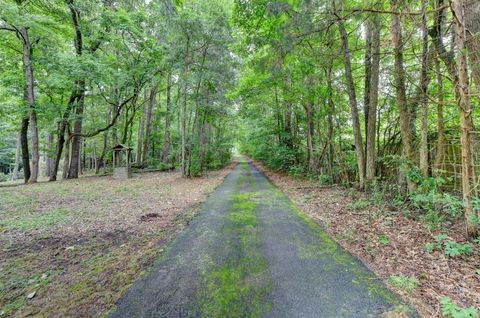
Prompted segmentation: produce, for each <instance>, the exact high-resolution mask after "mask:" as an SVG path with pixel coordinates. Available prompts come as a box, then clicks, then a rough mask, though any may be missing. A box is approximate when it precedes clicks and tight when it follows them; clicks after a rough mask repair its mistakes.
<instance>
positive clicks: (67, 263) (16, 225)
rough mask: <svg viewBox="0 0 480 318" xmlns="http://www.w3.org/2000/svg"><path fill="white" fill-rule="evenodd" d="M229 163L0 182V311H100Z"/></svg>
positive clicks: (65, 314) (36, 313)
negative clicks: (189, 173)
mask: <svg viewBox="0 0 480 318" xmlns="http://www.w3.org/2000/svg"><path fill="white" fill-rule="evenodd" d="M232 168H233V165H232V166H230V167H227V168H225V169H222V170H219V171H214V172H210V173H208V174H207V175H206V176H204V177H202V178H197V179H184V178H181V176H180V174H179V173H177V172H156V173H145V174H138V175H134V177H133V178H132V179H129V180H114V179H113V178H111V177H98V178H82V179H78V180H67V181H59V182H55V183H42V184H36V185H27V186H17V187H12V188H1V189H0V317H2V318H3V317H7V316H8V317H10V316H11V317H26V316H38V317H47V316H48V317H69V316H75V317H92V316H104V315H106V313H108V311H109V310H110V309H111V308H112V307H113V304H114V303H115V302H116V300H118V299H119V298H120V297H121V296H122V295H123V293H124V292H125V290H126V289H127V288H128V287H129V286H130V285H131V283H132V282H133V281H134V280H136V279H138V278H139V276H140V275H141V273H142V272H143V271H144V270H145V269H146V268H147V267H148V266H150V265H152V263H153V262H154V260H155V259H157V258H158V256H159V255H160V254H161V252H162V247H163V246H164V245H165V243H166V242H168V241H169V240H171V239H172V238H173V237H174V235H175V233H177V232H178V231H179V230H181V229H182V228H184V227H185V226H186V224H188V222H189V220H191V218H192V217H193V216H194V214H195V210H196V209H195V208H196V207H197V206H198V205H199V203H200V202H203V201H204V200H205V199H206V197H207V195H208V194H209V193H210V192H212V191H213V190H214V189H215V188H216V187H217V186H218V185H219V184H220V183H221V182H222V181H223V179H224V178H225V177H226V176H227V175H228V173H229V172H230V171H231V169H232ZM33 292H35V295H34V296H33V297H32V298H31V299H29V298H28V295H29V294H30V296H32V295H31V293H33Z"/></svg>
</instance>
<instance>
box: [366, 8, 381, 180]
mask: <svg viewBox="0 0 480 318" xmlns="http://www.w3.org/2000/svg"><path fill="white" fill-rule="evenodd" d="M379 3H380V2H379ZM370 23H371V24H370V28H371V54H372V58H371V66H370V80H369V84H370V89H369V90H368V94H369V98H368V102H369V107H368V111H367V112H366V113H365V116H366V117H367V118H368V120H367V126H366V127H367V134H366V171H365V175H366V176H365V177H366V180H367V182H368V183H370V182H371V181H372V180H373V179H374V178H375V172H376V164H375V140H376V126H377V106H378V86H379V77H380V29H381V24H380V17H379V16H378V14H374V16H373V19H372V21H371V22H370ZM367 76H368V75H367Z"/></svg>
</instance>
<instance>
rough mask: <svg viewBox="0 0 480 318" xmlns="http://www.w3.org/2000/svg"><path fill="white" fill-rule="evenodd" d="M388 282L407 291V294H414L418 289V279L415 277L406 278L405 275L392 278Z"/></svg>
mask: <svg viewBox="0 0 480 318" xmlns="http://www.w3.org/2000/svg"><path fill="white" fill-rule="evenodd" d="M388 282H389V283H390V284H391V285H392V286H395V287H397V288H398V289H401V290H403V291H406V292H407V293H411V292H413V290H414V289H415V288H417V287H418V284H419V283H418V279H417V278H416V277H414V276H405V275H403V274H400V275H394V276H391V277H390V278H389V279H388Z"/></svg>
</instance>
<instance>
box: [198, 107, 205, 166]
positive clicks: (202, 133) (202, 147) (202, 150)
mask: <svg viewBox="0 0 480 318" xmlns="http://www.w3.org/2000/svg"><path fill="white" fill-rule="evenodd" d="M202 117H203V118H202V123H201V124H200V138H199V139H200V141H199V142H200V156H199V166H200V171H201V172H203V171H204V169H205V141H206V136H205V130H206V123H205V121H206V116H205V114H204V115H203V116H202Z"/></svg>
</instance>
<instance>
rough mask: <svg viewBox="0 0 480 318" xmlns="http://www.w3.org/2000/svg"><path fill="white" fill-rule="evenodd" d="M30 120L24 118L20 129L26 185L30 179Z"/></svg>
mask: <svg viewBox="0 0 480 318" xmlns="http://www.w3.org/2000/svg"><path fill="white" fill-rule="evenodd" d="M29 122H30V119H29V118H28V117H24V118H23V119H22V127H21V129H20V144H21V146H22V164H23V178H24V180H25V183H28V180H29V179H30V175H31V171H30V154H29V153H28V123H29Z"/></svg>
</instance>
